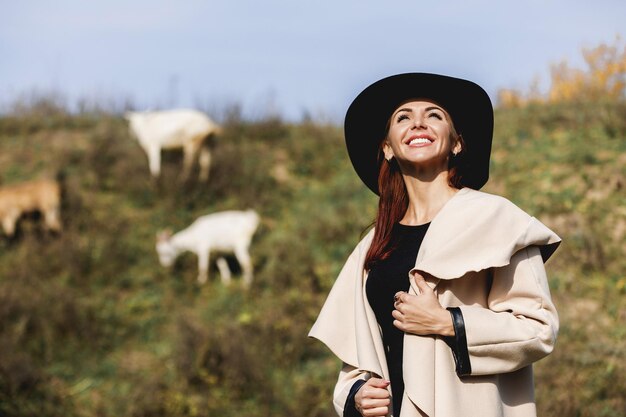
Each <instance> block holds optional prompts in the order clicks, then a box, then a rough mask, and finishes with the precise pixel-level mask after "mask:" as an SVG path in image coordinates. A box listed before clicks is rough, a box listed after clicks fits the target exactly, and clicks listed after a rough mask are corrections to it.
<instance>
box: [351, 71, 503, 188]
mask: <svg viewBox="0 0 626 417" xmlns="http://www.w3.org/2000/svg"><path fill="white" fill-rule="evenodd" d="M409 99H429V100H432V101H434V102H436V103H438V104H439V105H441V106H442V107H443V108H444V109H445V110H446V111H447V112H448V113H449V114H450V117H451V118H452V122H453V123H454V127H455V128H456V131H457V133H459V134H461V135H462V136H463V140H464V141H465V144H466V149H465V150H464V152H463V156H462V158H461V160H460V161H459V164H458V167H459V171H460V173H461V184H462V185H463V186H465V187H470V188H473V189H476V190H478V189H480V188H481V187H482V186H483V185H485V183H486V182H487V180H488V179H489V159H490V155H491V141H492V136H493V106H492V104H491V100H490V99H489V95H488V94H487V93H486V92H485V90H483V89H482V88H481V87H480V86H479V85H478V84H475V83H473V82H471V81H467V80H463V79H460V78H454V77H449V76H445V75H439V74H429V73H406V74H398V75H393V76H391V77H387V78H383V79H382V80H379V81H376V82H375V83H373V84H372V85H370V86H369V87H367V88H366V89H365V90H363V91H362V92H361V94H359V95H358V96H357V97H356V98H355V99H354V101H353V102H352V104H351V105H350V107H349V108H348V111H347V113H346V119H345V123H344V133H345V140H346V146H347V148H348V155H349V156H350V160H351V161H352V165H353V166H354V169H355V170H356V172H357V174H358V175H359V177H360V178H361V180H362V181H363V182H364V183H365V185H367V187H368V188H369V189H371V190H372V191H373V192H375V193H376V194H379V191H378V172H379V169H380V166H379V163H380V161H378V151H379V146H380V143H381V142H382V140H383V139H384V138H385V134H386V132H385V129H386V125H387V121H388V120H389V118H390V117H391V114H392V112H393V111H394V110H395V109H396V108H397V106H399V105H400V104H401V103H402V102H404V101H406V100H409Z"/></svg>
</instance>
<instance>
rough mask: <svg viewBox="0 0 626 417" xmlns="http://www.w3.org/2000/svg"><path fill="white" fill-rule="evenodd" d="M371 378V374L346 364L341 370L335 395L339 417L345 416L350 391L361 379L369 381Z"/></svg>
mask: <svg viewBox="0 0 626 417" xmlns="http://www.w3.org/2000/svg"><path fill="white" fill-rule="evenodd" d="M369 378H370V373H369V372H367V371H363V370H361V369H357V368H355V367H354V366H352V365H348V364H347V363H345V362H344V364H343V368H342V369H341V372H339V378H338V379H337V384H335V391H334V395H333V405H334V407H335V411H336V412H337V415H338V416H340V417H343V416H344V411H345V410H344V407H345V405H346V400H347V399H348V395H349V394H350V389H351V388H352V386H353V385H354V383H355V382H356V381H358V380H359V379H362V380H368V379H369Z"/></svg>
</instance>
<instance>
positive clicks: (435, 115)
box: [428, 111, 443, 120]
mask: <svg viewBox="0 0 626 417" xmlns="http://www.w3.org/2000/svg"><path fill="white" fill-rule="evenodd" d="M428 117H434V118H436V119H439V120H443V116H442V115H441V114H439V113H438V112H434V111H433V112H430V113H428Z"/></svg>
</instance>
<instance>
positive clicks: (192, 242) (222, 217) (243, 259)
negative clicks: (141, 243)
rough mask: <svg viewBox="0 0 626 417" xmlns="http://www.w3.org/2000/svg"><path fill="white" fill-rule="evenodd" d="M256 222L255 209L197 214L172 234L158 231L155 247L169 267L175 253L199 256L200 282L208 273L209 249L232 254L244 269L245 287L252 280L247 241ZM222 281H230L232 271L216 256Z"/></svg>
mask: <svg viewBox="0 0 626 417" xmlns="http://www.w3.org/2000/svg"><path fill="white" fill-rule="evenodd" d="M258 225H259V215H258V214H257V213H256V212H255V211H254V210H246V211H223V212H219V213H213V214H209V215H206V216H202V217H199V218H198V219H197V220H196V221H194V222H193V223H192V224H191V225H190V226H189V227H187V228H186V229H184V230H181V231H180V232H178V233H176V234H174V235H172V232H171V231H162V232H159V233H158V234H157V241H156V250H157V253H158V255H159V261H160V263H161V265H162V266H164V267H169V266H171V265H172V264H173V263H174V261H175V260H176V258H177V257H178V255H179V254H180V253H181V252H184V251H190V252H193V253H195V254H196V255H197V256H198V282H199V283H201V284H203V283H205V282H206V280H207V278H208V275H209V254H210V253H211V252H212V251H217V252H229V253H234V254H235V257H236V258H237V261H238V262H239V265H241V269H242V271H243V282H244V284H245V285H246V286H249V285H250V284H251V283H252V263H251V260H250V253H249V248H250V242H251V241H252V236H253V235H254V232H255V231H256V229H257V227H258ZM216 263H217V267H218V268H219V271H220V275H221V278H222V282H223V283H224V284H229V283H230V279H231V272H230V269H229V268H228V264H227V262H226V260H225V259H224V258H222V257H219V258H218V259H217V262H216Z"/></svg>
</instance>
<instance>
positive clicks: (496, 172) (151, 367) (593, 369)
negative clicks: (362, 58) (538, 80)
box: [0, 103, 626, 417]
mask: <svg viewBox="0 0 626 417" xmlns="http://www.w3.org/2000/svg"><path fill="white" fill-rule="evenodd" d="M625 115H626V107H625V106H624V105H621V104H610V103H607V104H603V105H597V104H596V105H587V106H585V105H571V106H561V107H528V108H524V109H517V110H506V111H504V110H503V111H499V112H498V113H497V115H496V126H497V129H496V135H495V141H494V154H493V166H492V180H490V183H489V184H488V186H487V187H486V188H485V189H486V191H492V192H497V193H500V194H502V195H505V196H507V197H509V198H510V199H512V200H513V201H515V202H516V203H517V204H519V205H520V206H522V207H523V208H525V209H526V210H527V211H529V212H530V213H531V214H533V215H535V216H537V217H539V218H540V219H541V220H543V221H544V222H545V223H546V224H548V225H549V226H550V227H552V228H553V229H554V230H556V231H557V232H558V233H559V234H560V235H561V236H562V237H563V238H564V244H563V245H562V246H561V248H560V249H559V250H558V252H557V254H556V255H555V257H554V258H553V259H552V260H551V261H550V262H549V263H548V271H549V274H550V278H551V285H552V289H553V295H554V298H555V300H556V302H557V307H558V308H559V311H560V314H561V319H562V329H561V334H560V339H559V343H558V345H557V349H556V351H555V353H554V354H553V355H551V356H550V357H548V358H547V359H545V360H543V361H541V362H540V363H539V364H538V366H537V396H538V402H539V404H538V405H539V408H540V411H541V414H540V415H542V416H618V415H623V413H624V410H625V409H626V402H625V401H624V399H623V398H622V397H623V392H625V391H626V381H625V377H624V375H626V369H625V368H626V365H625V363H626V357H625V356H626V353H625V352H626V346H625V342H624V340H625V337H624V336H625V333H626V325H625V324H624V322H625V318H626V309H625V306H624V302H623V299H624V293H625V292H626V275H624V271H625V270H626V260H625V259H624V256H623V247H624V243H625V240H626V239H625V235H626V201H625V197H624V195H626V193H624V187H625V186H626V182H625V181H626V172H625V168H624V167H625V166H626V116H625ZM214 161H215V163H214V166H213V169H212V172H211V178H210V180H209V183H208V184H200V183H195V182H191V183H188V184H180V183H179V182H178V181H177V174H178V173H179V171H180V163H181V155H180V154H176V153H174V154H168V155H166V157H165V160H164V172H163V179H162V181H161V182H160V183H158V184H157V183H154V182H153V181H152V180H151V179H150V177H149V175H148V168H147V160H146V157H145V155H144V154H143V151H142V150H141V149H140V148H139V146H138V145H137V143H136V142H134V141H133V140H132V139H130V138H129V136H128V133H127V129H126V125H125V123H124V121H123V120H122V119H121V118H119V117H114V116H110V115H106V114H97V115H80V116H70V115H67V114H65V113H64V112H63V111H59V110H58V109H57V111H52V112H46V113H43V114H40V113H37V112H34V111H33V112H31V113H25V114H23V115H20V116H5V117H3V118H1V119H0V176H1V180H2V183H4V184H10V183H15V182H19V181H22V180H26V179H30V178H33V177H37V176H45V175H54V174H55V173H56V172H58V171H59V170H62V172H63V173H64V188H65V199H64V211H63V221H64V225H65V230H64V231H63V233H61V234H60V235H58V236H50V235H48V234H46V233H42V232H41V231H40V230H39V228H38V223H37V219H34V218H29V219H25V221H23V222H22V223H21V228H20V233H19V235H18V237H17V238H16V239H13V240H11V241H9V240H7V239H5V238H0V358H2V359H1V360H0V415H3V416H39V417H45V416H57V415H63V416H81V417H82V416H102V417H113V416H115V417H117V416H132V417H139V416H175V417H182V416H216V415H221V416H231V415H233V416H234V415H238V416H249V417H256V416H259V417H261V416H268V415H275V416H289V415H304V416H310V417H323V416H332V415H334V412H333V410H332V404H331V400H330V399H331V391H332V387H333V385H334V379H335V377H336V373H337V370H338V366H339V363H338V362H337V361H336V360H335V359H334V358H333V357H331V355H330V354H329V353H328V351H326V350H325V348H324V347H323V346H321V345H320V344H318V343H316V342H313V341H310V340H308V339H307V338H306V333H307V332H308V329H309V328H310V326H311V324H312V322H313V320H314V319H315V317H316V315H317V313H318V311H319V308H320V306H321V304H322V302H323V301H324V299H325V297H326V295H327V293H328V290H329V289H330V287H331V285H332V283H333V281H334V278H335V276H336V274H337V273H338V271H339V269H340V268H341V265H342V264H343V262H344V260H345V258H346V256H347V255H348V253H349V252H350V250H351V249H352V247H353V245H354V244H355V243H356V241H357V240H358V239H359V236H360V234H361V232H362V231H363V230H364V229H365V228H366V227H367V225H368V224H369V223H370V222H371V220H372V219H373V216H374V210H375V205H376V203H375V199H374V196H373V195H370V194H371V193H370V192H369V191H368V190H367V189H365V187H364V186H362V185H361V183H360V181H359V180H358V178H357V177H356V175H355V174H354V173H353V171H352V169H351V167H350V164H349V162H348V159H347V155H346V153H345V150H344V145H343V141H342V133H341V130H340V129H339V128H338V127H334V126H321V125H314V124H310V123H302V124H299V125H287V124H284V123H281V122H280V121H279V120H265V121H261V122H255V123H250V122H244V121H240V120H232V121H230V122H229V123H228V124H227V126H226V132H225V135H224V136H223V137H222V138H220V140H219V142H218V143H217V144H216V148H215V153H214ZM249 207H250V208H254V209H255V210H257V211H258V212H259V213H260V215H261V217H262V224H261V227H260V228H259V230H258V232H257V234H256V235H255V238H254V241H253V244H252V248H251V252H252V256H253V261H254V265H255V279H254V283H253V286H252V288H251V289H250V290H248V291H246V290H244V289H243V288H242V286H241V285H239V281H238V280H235V281H234V282H233V284H232V285H231V286H230V287H224V286H222V285H221V283H220V282H219V278H218V273H217V271H216V270H212V271H211V277H210V280H209V282H208V283H207V284H206V285H204V286H200V285H198V284H197V283H196V280H195V279H196V274H197V266H196V259H195V257H194V256H192V255H190V254H186V255H183V256H182V257H181V258H180V259H179V260H178V262H177V263H176V265H175V267H174V268H173V269H170V270H168V269H164V268H161V267H160V266H159V265H158V262H157V258H156V253H155V251H154V240H155V234H156V232H157V231H158V230H159V229H161V228H164V227H171V228H173V229H174V230H179V229H181V228H183V227H186V226H187V225H188V224H189V223H191V222H192V221H193V220H194V219H195V218H196V217H197V216H199V215H202V214H206V213H210V212H214V211H219V210H225V209H244V208H249Z"/></svg>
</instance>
